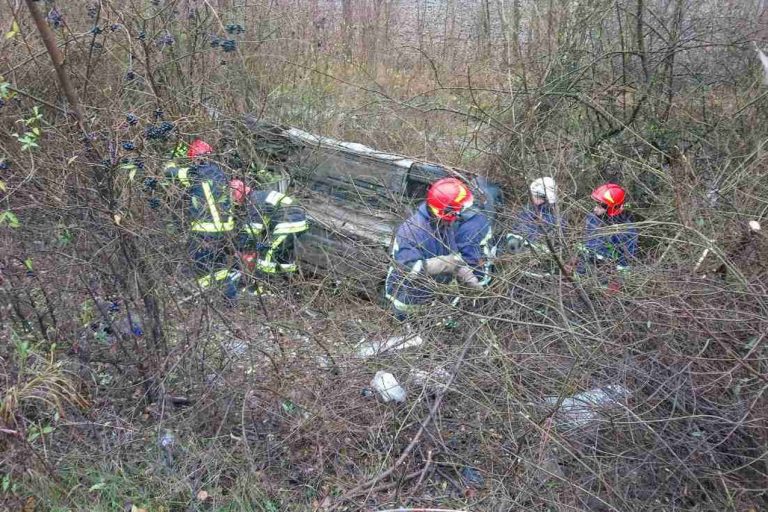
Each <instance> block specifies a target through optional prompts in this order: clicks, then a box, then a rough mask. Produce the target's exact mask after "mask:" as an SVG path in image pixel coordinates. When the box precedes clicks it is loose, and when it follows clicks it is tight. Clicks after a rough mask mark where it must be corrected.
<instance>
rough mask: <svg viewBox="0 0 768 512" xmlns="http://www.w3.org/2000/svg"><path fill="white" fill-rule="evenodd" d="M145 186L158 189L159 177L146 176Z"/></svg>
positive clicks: (148, 188)
mask: <svg viewBox="0 0 768 512" xmlns="http://www.w3.org/2000/svg"><path fill="white" fill-rule="evenodd" d="M144 188H145V189H146V190H149V191H152V192H154V191H155V189H157V178H152V177H149V178H144Z"/></svg>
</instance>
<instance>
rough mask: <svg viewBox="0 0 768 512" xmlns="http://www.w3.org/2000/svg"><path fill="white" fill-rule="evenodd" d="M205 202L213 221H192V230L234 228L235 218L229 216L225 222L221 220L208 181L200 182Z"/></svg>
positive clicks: (215, 230) (226, 229)
mask: <svg viewBox="0 0 768 512" xmlns="http://www.w3.org/2000/svg"><path fill="white" fill-rule="evenodd" d="M202 188H203V195H204V196H205V202H206V203H207V204H208V211H209V212H210V213H211V218H212V219H213V222H197V221H195V222H193V223H192V231H205V232H219V231H232V230H233V229H234V228H235V220H234V219H233V218H232V217H230V218H229V219H228V220H227V221H226V222H222V221H221V217H220V216H219V209H218V208H217V207H216V199H215V198H214V197H213V191H212V190H211V183H210V181H204V182H203V183H202Z"/></svg>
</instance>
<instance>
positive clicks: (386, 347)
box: [357, 333, 424, 358]
mask: <svg viewBox="0 0 768 512" xmlns="http://www.w3.org/2000/svg"><path fill="white" fill-rule="evenodd" d="M422 343H424V339H423V338H422V337H421V336H419V335H418V334H415V333H409V334H406V335H404V336H392V337H391V338H387V339H386V340H384V341H369V342H366V341H365V338H363V339H362V340H360V343H359V344H358V348H357V355H358V356H359V357H362V358H367V357H371V356H376V355H379V354H383V353H384V352H388V351H390V350H403V349H405V348H411V347H418V346H419V345H421V344H422Z"/></svg>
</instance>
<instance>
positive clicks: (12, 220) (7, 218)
mask: <svg viewBox="0 0 768 512" xmlns="http://www.w3.org/2000/svg"><path fill="white" fill-rule="evenodd" d="M3 224H8V226H9V227H11V228H14V229H15V228H18V227H19V226H20V225H21V224H19V219H18V217H16V215H15V214H14V213H13V212H11V211H9V210H6V211H4V212H3V213H0V226H2V225H3Z"/></svg>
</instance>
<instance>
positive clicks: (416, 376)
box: [408, 368, 451, 393]
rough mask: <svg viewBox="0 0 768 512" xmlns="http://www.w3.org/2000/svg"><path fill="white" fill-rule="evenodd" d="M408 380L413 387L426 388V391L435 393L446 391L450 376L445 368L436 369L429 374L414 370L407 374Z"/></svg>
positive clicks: (424, 371)
mask: <svg viewBox="0 0 768 512" xmlns="http://www.w3.org/2000/svg"><path fill="white" fill-rule="evenodd" d="M408 380H409V381H410V383H411V384H412V385H413V386H415V387H418V388H426V389H427V390H428V391H431V392H433V393H437V392H444V391H446V390H447V389H448V382H449V381H450V380H451V374H450V372H448V370H446V369H445V368H437V369H435V370H432V371H431V372H428V371H426V370H418V369H416V368H414V369H412V370H411V372H410V374H408Z"/></svg>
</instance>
